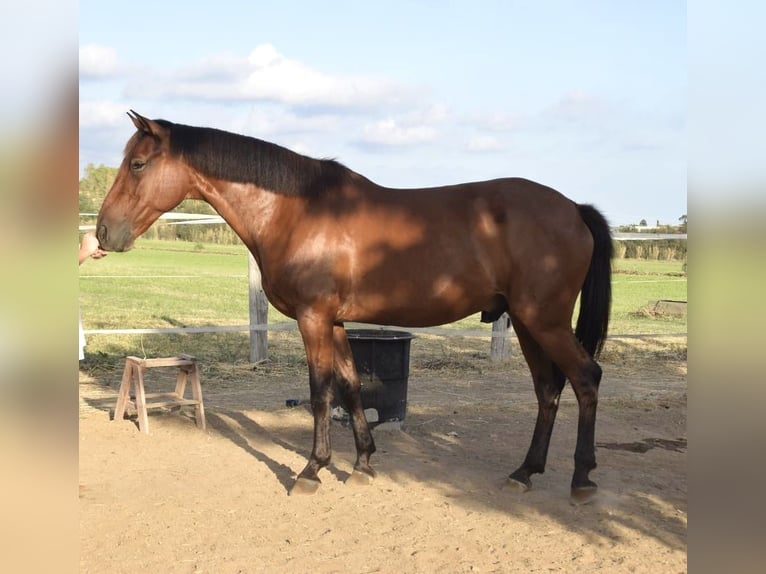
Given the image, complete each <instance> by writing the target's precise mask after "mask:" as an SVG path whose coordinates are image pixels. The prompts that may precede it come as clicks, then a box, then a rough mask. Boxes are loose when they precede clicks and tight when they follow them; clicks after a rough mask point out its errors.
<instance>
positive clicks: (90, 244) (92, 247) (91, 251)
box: [79, 231, 106, 263]
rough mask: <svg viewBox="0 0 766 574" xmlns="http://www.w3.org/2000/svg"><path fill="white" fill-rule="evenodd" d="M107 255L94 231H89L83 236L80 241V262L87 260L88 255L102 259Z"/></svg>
mask: <svg viewBox="0 0 766 574" xmlns="http://www.w3.org/2000/svg"><path fill="white" fill-rule="evenodd" d="M105 256H106V251H104V250H103V249H101V248H100V247H99V243H98V239H97V238H96V234H95V233H94V232H93V231H88V232H87V233H86V234H85V235H83V236H82V241H81V242H80V254H79V259H80V263H82V262H83V261H85V260H86V259H87V258H88V257H91V258H93V259H101V258H102V257H105Z"/></svg>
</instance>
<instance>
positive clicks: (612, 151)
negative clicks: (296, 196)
mask: <svg viewBox="0 0 766 574" xmlns="http://www.w3.org/2000/svg"><path fill="white" fill-rule="evenodd" d="M79 31H80V39H79V46H80V48H79V51H80V56H79V58H80V167H81V169H82V168H83V166H84V165H86V164H88V163H95V164H100V163H104V164H106V165H114V166H116V165H118V164H119V162H120V160H121V154H122V149H123V146H124V144H125V142H126V140H127V139H128V137H130V135H131V133H132V132H133V126H132V124H131V123H130V120H129V119H128V118H127V116H126V115H125V112H127V110H128V109H135V110H136V111H138V112H139V113H141V114H144V115H147V116H149V117H155V118H160V117H161V118H165V119H168V120H171V121H175V122H180V123H187V124H191V125H207V126H212V127H217V128H221V129H226V130H230V131H235V132H239V133H245V134H248V135H252V136H255V137H259V138H261V139H265V140H269V141H273V142H276V143H279V144H282V145H285V146H287V147H289V148H291V149H294V150H295V151H298V152H300V153H305V154H307V155H311V156H314V157H335V158H337V159H338V160H339V161H341V162H343V163H344V164H346V165H347V166H348V167H350V168H351V169H353V170H355V171H358V172H360V173H362V174H364V175H365V176H367V177H369V178H371V179H373V180H374V181H376V182H378V183H380V184H382V185H388V186H393V187H420V186H431V185H442V184H450V183H457V182H461V181H471V180H481V179H491V178H495V177H503V176H520V177H527V178H530V179H534V180H536V181H539V182H541V183H544V184H546V185H550V186H551V187H555V188H556V189H559V190H560V191H561V192H562V193H564V194H565V195H567V196H569V197H570V198H572V199H574V200H575V201H578V202H582V203H593V204H595V205H597V206H598V207H600V208H601V209H602V210H603V211H604V212H605V213H606V215H607V217H608V218H609V220H610V221H611V222H612V223H613V224H624V223H635V222H638V221H639V220H641V219H646V220H647V221H648V222H650V223H654V222H656V221H657V220H659V221H660V222H662V223H677V222H678V217H679V216H681V215H682V214H686V212H687V206H686V200H687V198H686V84H687V77H686V67H687V61H686V5H685V2H680V1H674V0H658V1H642V2H628V1H600V2H598V1H581V2H566V1H544V2H531V1H529V2H516V1H490V0H472V1H454V2H449V1H436V0H433V1H420V2H416V1H410V2H404V1H400V0H389V1H387V2H385V3H372V2H332V1H328V2H323V3H318V2H307V1H306V2H298V1H291V0H283V1H280V2H268V3H267V2H252V3H245V2H230V1H228V0H219V1H217V2H184V3H173V2H167V3H161V2H144V1H143V0H135V1H131V2H130V3H107V2H95V1H92V0H82V1H81V2H80V26H79Z"/></svg>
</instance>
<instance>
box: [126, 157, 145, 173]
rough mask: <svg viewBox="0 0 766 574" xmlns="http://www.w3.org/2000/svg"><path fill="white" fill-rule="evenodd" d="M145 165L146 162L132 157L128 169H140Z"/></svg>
mask: <svg viewBox="0 0 766 574" xmlns="http://www.w3.org/2000/svg"><path fill="white" fill-rule="evenodd" d="M145 167H146V162H145V161H141V160H140V159H134V160H133V161H131V162H130V169H131V170H133V171H141V170H142V169H144V168H145Z"/></svg>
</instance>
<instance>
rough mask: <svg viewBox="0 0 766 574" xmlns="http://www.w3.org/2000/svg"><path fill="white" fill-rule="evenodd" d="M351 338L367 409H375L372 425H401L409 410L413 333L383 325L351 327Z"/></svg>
mask: <svg viewBox="0 0 766 574" xmlns="http://www.w3.org/2000/svg"><path fill="white" fill-rule="evenodd" d="M346 333H347V336H348V342H349V344H350V345H351V353H352V355H353V356H354V365H355V366H356V370H357V373H358V375H359V379H360V380H361V382H362V393H361V394H362V406H363V407H364V409H365V413H368V411H369V409H374V410H375V411H376V413H377V419H376V420H374V421H373V420H370V417H369V415H368V421H369V422H370V423H371V425H370V426H372V427H378V428H380V429H385V428H386V427H387V426H392V427H396V428H401V424H402V422H403V421H404V418H405V416H406V414H407V380H408V378H409V374H410V341H411V340H412V338H413V335H412V334H411V333H407V332H405V331H384V330H379V329H349V330H348V331H347V332H346Z"/></svg>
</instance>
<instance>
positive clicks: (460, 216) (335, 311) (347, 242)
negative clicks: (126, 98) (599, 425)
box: [97, 111, 612, 502]
mask: <svg viewBox="0 0 766 574" xmlns="http://www.w3.org/2000/svg"><path fill="white" fill-rule="evenodd" d="M128 115H129V116H130V118H131V119H132V120H133V123H134V124H135V126H136V128H137V129H138V131H137V132H136V133H135V134H134V135H133V137H131V139H130V140H129V141H128V143H127V145H126V147H125V158H124V160H123V162H122V165H121V166H120V170H119V172H118V174H117V179H116V180H115V182H114V185H113V186H112V189H111V190H110V191H109V194H108V195H107V196H106V199H105V200H104V203H103V205H102V207H101V211H100V213H99V216H98V224H97V235H98V239H99V241H100V244H101V247H102V248H103V249H105V250H107V251H125V250H127V249H130V248H131V246H132V244H133V241H134V240H135V239H136V237H138V236H139V235H140V234H141V233H143V232H144V231H146V229H147V228H148V227H149V226H150V225H151V224H152V223H153V222H154V221H155V220H157V218H158V217H159V216H160V215H161V214H162V213H164V212H166V211H169V210H171V209H173V208H174V207H176V206H177V205H178V204H179V203H180V202H181V201H182V200H184V199H199V200H203V201H206V202H208V203H209V204H210V205H212V206H213V207H214V208H215V210H216V211H217V212H218V213H219V214H220V215H221V216H222V217H223V218H224V219H225V220H226V221H227V222H228V224H229V225H231V227H232V228H233V229H234V231H236V233H237V234H238V235H239V237H240V238H241V239H242V241H243V242H244V243H245V245H246V246H247V247H248V249H249V250H250V251H251V252H252V254H253V256H254V257H255V259H256V261H257V262H258V265H259V266H260V269H261V273H262V277H263V288H264V291H265V292H266V295H267V296H268V299H269V301H270V302H271V303H272V304H273V305H274V307H276V308H277V309H279V310H280V311H281V312H282V313H284V314H285V315H287V316H289V317H292V318H294V319H296V320H297V322H298V327H299V329H300V333H301V336H302V338H303V343H304V346H305V349H306V356H307V360H308V367H309V384H310V388H311V406H312V410H313V415H314V446H313V450H312V452H311V456H310V458H309V461H308V464H307V466H306V468H304V469H303V471H302V472H301V473H300V474H299V475H298V478H297V480H296V482H295V484H294V486H293V487H292V490H291V493H311V492H314V491H316V489H317V488H318V486H319V484H320V480H319V476H318V473H319V471H320V470H321V469H322V468H323V467H325V466H327V464H328V463H329V462H330V455H331V449H330V434H329V426H330V403H331V400H332V399H333V396H334V395H335V394H336V393H337V394H338V396H339V398H340V400H341V401H342V404H343V406H344V407H345V408H346V410H347V411H348V412H349V413H350V416H351V424H352V427H353V431H354V438H355V442H356V450H357V460H356V463H355V465H354V472H353V473H352V475H351V477H350V479H349V480H350V481H352V482H360V483H366V482H370V481H371V480H372V478H373V477H374V476H375V471H374V470H373V469H372V467H371V466H370V463H369V459H370V455H371V454H372V453H373V452H374V451H375V444H374V442H373V439H372V435H371V434H370V430H369V428H368V426H367V421H366V419H365V417H364V412H363V410H362V404H361V399H360V383H359V378H358V376H357V373H356V371H355V368H354V361H353V359H352V355H351V350H350V347H349V343H348V340H347V338H346V332H345V330H344V327H343V324H344V322H346V321H361V322H367V323H378V324H386V325H400V326H403V327H408V326H409V327H424V326H432V325H439V324H443V323H449V322H452V321H455V320H458V319H460V318H462V317H465V316H467V315H469V314H472V313H477V312H481V313H482V320H484V321H488V322H491V321H493V320H495V319H496V318H498V317H499V316H500V315H501V314H502V313H503V312H504V311H507V312H508V313H509V314H510V316H511V320H512V322H513V327H514V329H515V332H516V334H517V336H518V340H519V345H520V346H521V349H522V352H523V353H524V357H525V358H526V360H527V363H528V365H529V368H530V371H531V373H532V378H533V380H534V385H535V392H536V394H537V399H538V403H539V411H538V417H537V423H536V425H535V429H534V433H533V436H532V443H531V445H530V447H529V451H528V453H527V456H526V458H525V459H524V462H523V463H522V465H521V466H520V467H519V468H518V469H517V470H516V471H515V472H513V473H512V474H511V475H510V477H509V482H510V484H512V485H514V486H515V487H518V488H519V489H520V490H527V489H528V488H529V487H530V485H531V483H530V479H529V477H530V475H531V474H533V473H542V472H543V471H544V470H545V462H546V458H547V454H548V445H549V442H550V437H551V431H552V430H553V423H554V419H555V417H556V411H557V409H558V402H559V396H560V394H561V391H562V389H563V386H564V383H565V381H566V380H567V379H568V380H569V381H570V383H571V385H572V388H573V389H574V392H575V394H576V396H577V400H578V403H579V408H580V412H579V423H578V427H577V446H576V449H575V454H574V461H575V468H574V474H573V477H572V490H571V492H572V498H573V500H575V501H579V502H583V501H587V500H589V499H590V498H591V497H592V496H593V495H594V494H595V492H596V485H595V483H593V482H592V481H591V480H590V479H589V477H588V474H589V472H590V471H591V470H592V469H594V468H595V467H596V458H595V437H594V433H595V420H596V405H597V401H598V386H599V381H600V379H601V368H600V367H599V366H598V364H597V363H596V362H595V361H594V356H597V355H598V352H599V351H600V350H601V346H602V345H603V342H604V339H605V337H606V331H607V325H608V322H609V307H610V301H611V256H612V243H611V236H610V233H609V228H608V226H607V223H606V221H605V219H604V217H603V216H602V215H601V214H600V213H599V212H598V211H597V210H596V209H594V208H593V207H591V206H589V205H578V204H576V203H574V202H572V201H571V200H569V199H567V198H565V197H564V196H563V195H561V194H560V193H558V192H557V191H554V190H553V189H550V188H548V187H545V186H543V185H540V184H537V183H534V182H531V181H528V180H524V179H497V180H493V181H485V182H477V183H464V184H461V185H454V186H448V187H440V188H429V189H407V190H405V189H389V188H384V187H381V186H379V185H376V184H375V183H373V182H372V181H370V180H368V179H367V178H365V177H363V176H361V175H359V174H357V173H355V172H353V171H351V170H349V169H347V168H346V167H344V166H342V165H341V164H339V163H337V162H336V161H332V160H317V159H312V158H308V157H305V156H302V155H298V154H296V153H293V152H291V151H289V150H287V149H285V148H282V147H280V146H277V145H275V144H272V143H268V142H265V141H261V140H258V139H255V138H251V137H246V136H242V135H236V134H232V133H228V132H224V131H220V130H215V129H210V128H199V127H190V126H185V125H181V124H174V123H171V122H168V121H165V120H150V119H147V118H144V117H142V116H140V115H138V114H137V113H135V112H132V111H131V113H130V114H128ZM580 294H581V303H580V314H579V318H578V320H577V326H576V329H575V332H574V333H573V331H572V315H573V312H574V307H575V302H576V299H577V297H578V295H580Z"/></svg>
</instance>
